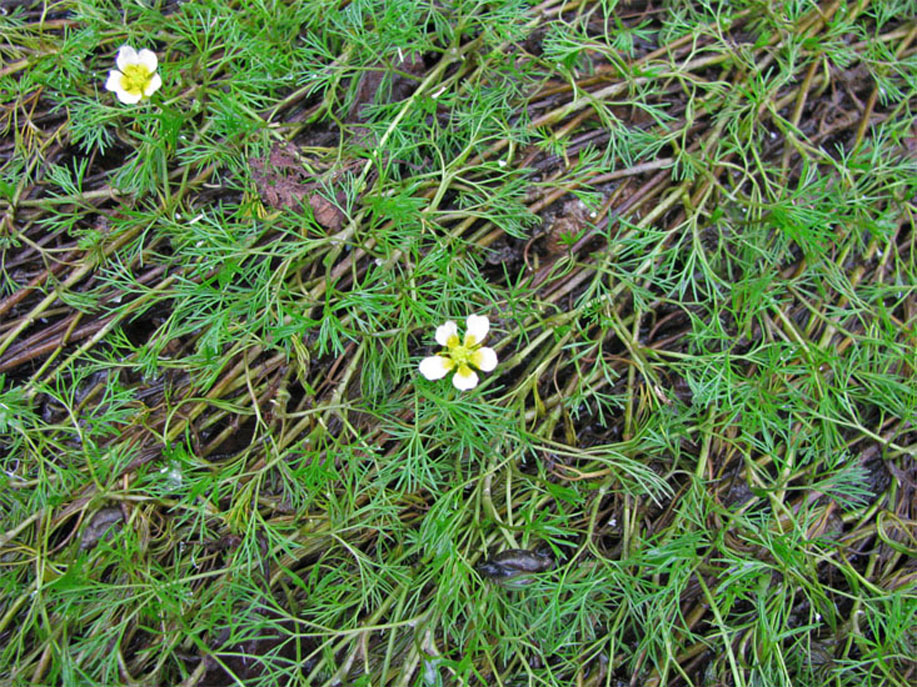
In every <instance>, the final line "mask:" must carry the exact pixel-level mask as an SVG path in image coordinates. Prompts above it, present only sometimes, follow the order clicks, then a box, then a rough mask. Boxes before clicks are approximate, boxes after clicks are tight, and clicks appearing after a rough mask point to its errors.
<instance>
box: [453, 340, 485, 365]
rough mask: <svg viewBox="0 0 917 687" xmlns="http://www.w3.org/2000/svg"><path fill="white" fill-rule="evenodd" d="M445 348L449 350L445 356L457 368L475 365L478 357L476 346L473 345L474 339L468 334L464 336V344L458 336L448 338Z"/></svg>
mask: <svg viewBox="0 0 917 687" xmlns="http://www.w3.org/2000/svg"><path fill="white" fill-rule="evenodd" d="M446 348H447V349H449V350H448V351H447V352H446V354H447V355H448V356H449V357H450V358H451V359H452V362H453V363H455V366H456V367H458V368H462V367H465V368H467V367H468V364H469V363H475V362H476V361H477V359H478V357H479V356H478V355H476V354H477V349H478V346H476V345H475V342H474V337H473V336H471V335H470V334H466V335H465V343H464V344H462V343H461V339H459V337H458V335H453V336H450V337H449V340H448V341H447V342H446Z"/></svg>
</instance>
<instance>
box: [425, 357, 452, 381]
mask: <svg viewBox="0 0 917 687" xmlns="http://www.w3.org/2000/svg"><path fill="white" fill-rule="evenodd" d="M451 369H452V361H451V360H449V359H448V358H444V357H443V356H441V355H431V356H430V357H429V358H424V359H423V360H421V361H420V374H422V375H423V376H424V377H426V378H427V379H429V380H436V379H442V378H443V377H445V376H446V375H447V374H448V373H449V370H451Z"/></svg>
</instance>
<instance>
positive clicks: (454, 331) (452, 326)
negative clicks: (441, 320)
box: [435, 320, 458, 346]
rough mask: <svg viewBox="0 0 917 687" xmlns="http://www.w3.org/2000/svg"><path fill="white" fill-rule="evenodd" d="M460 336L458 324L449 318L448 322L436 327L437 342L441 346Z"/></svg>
mask: <svg viewBox="0 0 917 687" xmlns="http://www.w3.org/2000/svg"><path fill="white" fill-rule="evenodd" d="M453 336H458V325H457V324H456V323H455V322H453V321H452V320H449V321H448V322H446V324H441V325H439V326H438V327H437V328H436V337H435V338H436V343H438V344H439V345H440V346H448V345H449V339H451V338H452V337H453Z"/></svg>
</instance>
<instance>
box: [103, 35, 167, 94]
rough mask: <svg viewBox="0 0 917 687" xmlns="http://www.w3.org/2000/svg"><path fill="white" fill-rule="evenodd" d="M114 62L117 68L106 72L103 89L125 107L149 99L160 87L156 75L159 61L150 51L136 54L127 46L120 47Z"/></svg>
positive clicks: (160, 83) (159, 80)
mask: <svg viewBox="0 0 917 687" xmlns="http://www.w3.org/2000/svg"><path fill="white" fill-rule="evenodd" d="M115 62H116V64H117V65H118V68H117V69H112V70H111V71H110V72H108V81H106V82H105V88H106V89H107V90H109V91H114V92H115V95H117V96H118V100H120V101H121V102H122V103H124V104H125V105H133V104H135V103H139V102H140V101H141V100H143V99H144V98H149V97H150V96H151V95H153V93H155V92H156V91H157V90H158V89H159V87H160V86H162V78H161V77H160V76H159V74H157V73H156V68H157V67H158V66H159V61H158V60H157V59H156V53H154V52H153V51H152V50H141V51H140V52H137V51H136V50H134V49H133V48H132V47H131V46H129V45H122V46H121V47H120V48H118V57H117V59H116V60H115Z"/></svg>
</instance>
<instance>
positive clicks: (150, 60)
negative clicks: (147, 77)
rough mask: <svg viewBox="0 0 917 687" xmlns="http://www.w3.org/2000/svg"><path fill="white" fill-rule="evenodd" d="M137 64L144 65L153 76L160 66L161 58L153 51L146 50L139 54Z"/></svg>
mask: <svg viewBox="0 0 917 687" xmlns="http://www.w3.org/2000/svg"><path fill="white" fill-rule="evenodd" d="M137 63H138V64H142V65H143V66H144V67H146V68H147V69H149V70H150V74H152V73H153V72H155V71H156V68H157V67H158V66H159V58H157V57H156V53H154V52H153V51H152V50H147V49H146V48H144V49H143V50H141V51H140V52H139V53H137Z"/></svg>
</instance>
